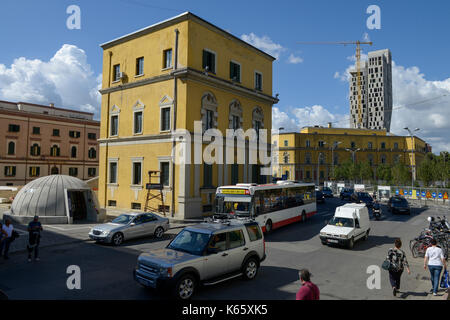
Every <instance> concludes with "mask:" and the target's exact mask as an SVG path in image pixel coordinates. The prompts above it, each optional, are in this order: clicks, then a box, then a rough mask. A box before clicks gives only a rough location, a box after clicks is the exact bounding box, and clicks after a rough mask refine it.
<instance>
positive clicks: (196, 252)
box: [133, 219, 266, 299]
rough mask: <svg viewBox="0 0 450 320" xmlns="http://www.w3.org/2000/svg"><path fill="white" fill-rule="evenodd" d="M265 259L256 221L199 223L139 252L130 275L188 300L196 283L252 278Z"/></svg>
mask: <svg viewBox="0 0 450 320" xmlns="http://www.w3.org/2000/svg"><path fill="white" fill-rule="evenodd" d="M265 258H266V254H265V242H264V237H263V234H262V231H261V228H260V227H259V225H258V223H257V222H255V221H249V220H244V221H241V220H238V219H231V220H227V221H212V222H203V223H200V224H197V225H193V226H189V227H186V228H184V229H183V230H182V231H181V232H180V233H179V234H178V235H177V236H176V237H175V238H174V239H173V240H172V241H171V242H170V243H169V244H168V246H167V247H166V248H163V249H156V250H152V251H150V252H148V253H142V254H141V255H140V256H139V258H138V261H137V267H136V269H135V270H134V272H133V274H134V279H135V280H136V281H137V282H139V283H140V284H141V285H143V286H145V287H149V288H154V289H169V290H170V291H171V292H172V294H173V295H174V296H175V297H176V298H179V299H189V298H191V297H192V295H193V294H194V291H195V290H197V288H198V287H199V285H200V284H203V285H213V284H217V283H219V282H222V281H225V280H229V279H232V278H236V277H239V276H242V277H243V278H244V279H246V280H251V279H254V278H255V277H256V274H257V273H258V268H259V265H260V263H261V262H262V261H263V260H264V259H265Z"/></svg>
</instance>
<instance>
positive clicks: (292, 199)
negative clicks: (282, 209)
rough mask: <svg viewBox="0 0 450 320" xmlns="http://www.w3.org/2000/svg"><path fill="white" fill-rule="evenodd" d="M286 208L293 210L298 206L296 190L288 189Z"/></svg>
mask: <svg viewBox="0 0 450 320" xmlns="http://www.w3.org/2000/svg"><path fill="white" fill-rule="evenodd" d="M286 194H287V196H286V208H293V207H296V206H297V199H296V190H295V188H287V189H286Z"/></svg>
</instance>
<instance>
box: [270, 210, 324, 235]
mask: <svg viewBox="0 0 450 320" xmlns="http://www.w3.org/2000/svg"><path fill="white" fill-rule="evenodd" d="M316 213H317V211H312V212H308V213H307V214H306V217H307V218H310V217H312V216H313V215H315V214H316ZM301 220H302V216H301V215H300V216H296V217H293V218H289V219H286V220H282V221H279V222H277V223H274V224H273V225H272V228H273V229H277V228H280V227H283V226H286V225H288V224H291V223H294V222H298V221H301ZM262 230H263V232H266V226H264V227H262Z"/></svg>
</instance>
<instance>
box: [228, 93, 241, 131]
mask: <svg viewBox="0 0 450 320" xmlns="http://www.w3.org/2000/svg"><path fill="white" fill-rule="evenodd" d="M228 120H229V124H228V128H229V129H234V130H237V129H239V128H242V107H241V103H240V102H239V101H238V100H233V101H232V102H231V103H230V113H229V117H228Z"/></svg>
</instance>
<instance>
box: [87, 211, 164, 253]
mask: <svg viewBox="0 0 450 320" xmlns="http://www.w3.org/2000/svg"><path fill="white" fill-rule="evenodd" d="M167 230H169V219H167V218H163V217H160V216H158V215H156V214H154V213H150V212H132V213H125V214H121V215H120V216H118V217H117V218H115V219H114V220H113V221H111V222H108V223H105V224H101V225H98V226H95V227H93V228H92V229H91V231H90V232H89V238H91V239H92V240H95V241H98V242H106V243H112V244H113V245H116V246H118V245H120V244H121V243H122V242H123V241H124V240H129V239H133V238H139V237H145V236H150V235H153V236H155V237H156V238H161V237H162V236H163V234H164V232H166V231H167Z"/></svg>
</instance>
